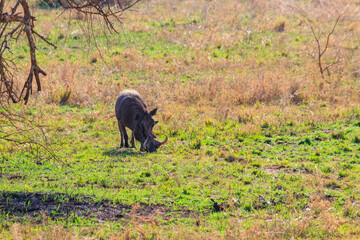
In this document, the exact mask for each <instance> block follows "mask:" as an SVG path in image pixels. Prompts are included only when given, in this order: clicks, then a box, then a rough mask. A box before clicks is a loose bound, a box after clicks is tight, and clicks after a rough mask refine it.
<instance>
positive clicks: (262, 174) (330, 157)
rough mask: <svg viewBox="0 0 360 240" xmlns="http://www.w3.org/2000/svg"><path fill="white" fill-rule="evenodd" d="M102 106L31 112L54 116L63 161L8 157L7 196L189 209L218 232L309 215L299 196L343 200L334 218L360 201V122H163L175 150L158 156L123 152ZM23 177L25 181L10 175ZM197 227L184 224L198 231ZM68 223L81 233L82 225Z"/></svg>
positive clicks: (2, 183) (4, 168) (4, 166)
mask: <svg viewBox="0 0 360 240" xmlns="http://www.w3.org/2000/svg"><path fill="white" fill-rule="evenodd" d="M97 109H98V107H93V108H86V107H81V108H79V107H69V106H63V107H61V106H52V107H51V108H48V109H47V108H45V109H42V110H40V109H36V108H34V109H33V113H32V114H36V113H37V112H38V111H45V112H43V113H45V114H48V113H50V112H51V113H52V119H47V121H48V122H47V125H48V126H49V128H50V129H49V130H50V131H49V133H50V134H51V136H48V137H49V139H51V140H52V141H53V144H54V146H53V148H52V149H54V151H55V153H56V155H57V156H58V158H60V159H61V160H62V161H63V162H64V164H62V163H60V162H57V161H54V160H52V159H42V158H39V159H37V158H36V157H35V156H34V155H33V154H31V153H29V152H26V151H21V150H20V151H17V152H9V151H6V152H5V153H2V154H1V161H0V166H1V176H2V177H1V178H0V179H1V180H0V189H2V191H4V192H13V191H15V192H25V193H26V192H29V193H31V192H45V193H47V192H50V193H65V194H68V195H85V196H91V198H92V199H94V201H100V202H101V201H102V200H110V201H112V202H114V203H121V204H136V203H137V202H141V203H145V204H163V205H164V206H166V207H168V208H174V209H177V208H181V209H182V208H185V209H190V210H194V211H196V212H199V213H200V214H201V215H204V217H203V221H205V222H207V223H208V224H210V225H213V224H215V225H216V226H217V227H218V229H219V230H221V229H223V228H227V227H228V225H227V223H226V221H225V222H223V220H221V221H220V222H223V224H224V226H223V227H222V226H220V225H217V224H216V222H217V221H219V219H217V218H218V217H220V216H221V217H220V219H222V218H225V219H228V218H227V216H228V214H230V216H231V215H232V214H238V212H240V213H241V216H246V215H248V214H254V213H255V212H256V213H257V214H260V215H266V214H271V213H275V212H276V214H278V215H280V216H283V217H285V218H286V216H287V215H288V214H291V213H292V214H295V213H296V212H298V211H304V208H305V205H306V202H307V201H308V199H307V198H299V199H295V200H294V199H293V195H294V194H296V195H301V194H303V195H304V196H308V197H310V196H312V195H321V196H330V197H334V210H333V211H334V214H344V209H343V207H342V206H343V205H344V203H345V202H346V200H347V199H351V198H352V199H358V198H359V197H360V196H359V193H358V192H357V189H358V182H359V180H360V177H359V174H358V173H359V170H360V168H359V163H360V154H359V148H360V145H359V143H358V142H356V141H354V139H356V137H357V136H358V135H359V134H360V128H359V126H357V125H356V124H357V122H356V121H338V122H334V123H331V124H325V123H324V124H318V125H314V124H310V125H307V124H301V123H299V124H294V125H292V126H289V124H284V125H280V126H276V127H274V126H271V125H269V124H266V126H263V128H262V130H260V131H259V132H258V133H256V134H241V131H242V128H243V127H244V125H243V124H240V123H238V122H236V121H230V120H227V121H215V120H213V121H211V123H210V121H206V122H204V123H199V122H195V121H194V122H191V121H190V122H188V123H186V127H184V128H183V129H181V130H180V131H179V132H177V133H175V134H174V133H172V132H171V129H170V128H169V126H168V125H167V124H164V123H159V125H158V126H157V127H156V128H155V133H156V134H158V135H159V137H160V138H161V136H163V135H164V134H167V135H169V143H168V144H167V145H166V146H164V147H163V148H161V149H160V150H159V151H158V152H156V153H152V154H149V153H142V152H139V151H138V149H117V147H118V145H119V139H120V136H119V133H118V131H117V128H116V124H115V119H114V118H113V119H110V120H103V119H102V118H90V119H89V116H90V114H91V112H93V111H96V110H97ZM100 111H105V112H108V111H111V109H103V110H100ZM101 113H103V112H101ZM104 115H105V114H104ZM59 126H61V127H59ZM339 132H341V134H340V135H339ZM339 136H341V137H339ZM5 146H7V145H6V144H5ZM137 148H139V145H138V146H137ZM229 159H230V160H231V159H232V161H229ZM278 166H281V167H280V168H279V167H278ZM14 175H18V176H19V177H16V178H11V177H9V176H14ZM319 178H320V179H321V183H319V182H318V181H319ZM319 184H320V186H321V187H320V186H319ZM319 187H320V188H319ZM259 196H266V199H268V200H270V199H273V198H274V199H283V201H284V203H280V204H277V205H274V206H272V205H269V206H265V207H264V209H261V210H255V209H254V208H253V205H254V203H255V201H257V200H258V198H259ZM231 198H237V199H238V202H237V204H236V206H235V207H234V208H232V209H230V210H229V211H228V212H227V213H226V214H225V213H224V214H225V215H223V214H220V215H219V214H213V213H212V212H213V211H214V209H213V207H212V205H213V204H212V202H211V200H210V199H215V200H216V201H218V202H228V201H230V199H231ZM4 214H5V213H4ZM216 216H218V217H216ZM1 218H2V219H3V221H5V222H4V223H6V222H8V221H16V219H12V218H11V216H6V215H2V217H1ZM80 218H81V217H80ZM355 218H356V217H355ZM184 220H185V219H184ZM180 221H183V220H180ZM193 221H195V220H190V222H187V221H185V222H183V224H184V225H185V226H187V225H189V224H190V225H191V224H193ZM60 222H61V221H60ZM90 222H91V221H90ZM82 224H84V225H87V224H88V221H87V220H86V221H85V220H84V221H81V224H80V225H82ZM92 224H95V223H94V222H93V223H92ZM112 224H115V225H116V224H117V223H112ZM166 224H171V223H166ZM174 224H178V223H174ZM249 224H250V225H251V221H250V222H249ZM66 225H67V226H78V225H79V222H77V221H75V222H74V223H67V224H66ZM244 229H246V227H245V226H244ZM320 233H321V232H320ZM320 233H319V234H320ZM313 234H315V235H314V236H317V237H321V235H318V234H316V233H315V232H314V233H313Z"/></svg>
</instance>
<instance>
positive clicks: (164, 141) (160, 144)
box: [160, 135, 168, 146]
mask: <svg viewBox="0 0 360 240" xmlns="http://www.w3.org/2000/svg"><path fill="white" fill-rule="evenodd" d="M165 137H166V139H165V140H164V141H163V142H161V143H160V146H161V145H163V144H165V143H166V142H167V140H168V136H166V135H165Z"/></svg>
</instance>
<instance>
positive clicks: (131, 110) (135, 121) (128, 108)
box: [115, 90, 168, 152]
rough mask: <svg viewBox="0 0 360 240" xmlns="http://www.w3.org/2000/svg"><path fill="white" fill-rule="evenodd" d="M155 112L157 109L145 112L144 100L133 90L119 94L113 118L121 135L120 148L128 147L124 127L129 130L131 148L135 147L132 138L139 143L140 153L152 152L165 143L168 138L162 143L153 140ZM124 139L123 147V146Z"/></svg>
mask: <svg viewBox="0 0 360 240" xmlns="http://www.w3.org/2000/svg"><path fill="white" fill-rule="evenodd" d="M156 112H157V108H155V109H153V110H151V111H150V112H149V111H148V110H147V106H146V104H145V103H144V100H142V98H141V97H140V94H139V93H138V92H137V91H135V90H124V91H122V92H121V93H120V95H119V97H118V99H117V100H116V104H115V116H116V118H117V121H118V126H119V130H120V134H121V142H120V148H121V147H124V146H125V147H126V148H128V147H129V143H128V135H127V132H126V129H125V127H127V128H129V129H131V131H132V135H131V140H130V143H131V145H132V147H134V146H135V141H134V138H135V139H136V140H137V141H139V142H140V143H141V147H140V151H148V152H154V151H156V150H157V149H158V148H159V147H160V146H161V145H163V144H164V143H166V141H167V140H168V137H167V136H166V139H165V140H164V141H163V142H159V141H157V140H155V138H156V136H155V135H154V134H153V132H152V130H153V127H154V126H155V124H156V123H157V121H154V119H153V118H152V116H154V115H155V114H156ZM124 139H125V145H124Z"/></svg>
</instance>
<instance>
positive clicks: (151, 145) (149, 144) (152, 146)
mask: <svg viewBox="0 0 360 240" xmlns="http://www.w3.org/2000/svg"><path fill="white" fill-rule="evenodd" d="M165 137H166V139H165V140H164V141H162V142H159V141H157V140H155V139H150V138H147V139H146V140H145V142H144V148H145V151H148V152H155V151H156V150H157V149H158V148H159V147H160V146H161V145H163V144H165V143H166V142H167V140H168V137H167V136H166V135H165Z"/></svg>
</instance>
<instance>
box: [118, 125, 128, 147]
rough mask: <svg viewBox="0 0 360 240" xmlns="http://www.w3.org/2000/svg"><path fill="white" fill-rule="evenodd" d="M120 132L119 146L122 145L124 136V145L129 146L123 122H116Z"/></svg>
mask: <svg viewBox="0 0 360 240" xmlns="http://www.w3.org/2000/svg"><path fill="white" fill-rule="evenodd" d="M118 126H119V130H120V134H121V142H120V148H122V147H124V138H125V147H129V143H128V135H127V133H126V129H125V126H124V124H122V123H120V122H118Z"/></svg>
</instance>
